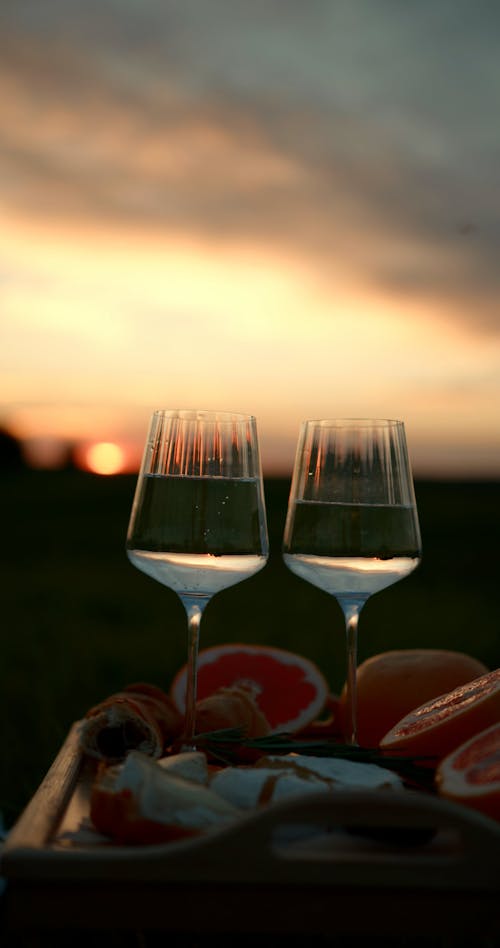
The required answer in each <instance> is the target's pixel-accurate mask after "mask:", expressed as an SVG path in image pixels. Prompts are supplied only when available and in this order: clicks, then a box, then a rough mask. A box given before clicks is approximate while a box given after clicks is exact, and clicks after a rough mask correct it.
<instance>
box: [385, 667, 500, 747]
mask: <svg viewBox="0 0 500 948" xmlns="http://www.w3.org/2000/svg"><path fill="white" fill-rule="evenodd" d="M499 719H500V668H497V669H496V670H495V671H491V672H488V674H486V675H481V677H479V678H474V679H473V681H469V682H467V683H466V684H464V685H459V687H458V688H454V690H453V691H449V692H448V693H447V694H444V695H440V696H439V697H437V698H434V699H432V700H431V701H427V702H426V703H425V704H422V705H420V706H419V707H418V708H415V710H414V711H410V713H409V714H407V715H405V717H404V718H403V719H402V720H401V721H399V723H398V724H396V725H395V727H393V728H391V730H390V731H388V733H387V734H386V735H385V736H384V737H383V738H382V740H381V741H380V748H381V750H384V751H389V752H397V753H399V752H400V751H401V752H403V753H405V754H414V755H423V756H430V757H437V758H438V759H439V760H441V759H442V758H443V757H445V756H446V755H447V754H450V753H451V751H453V750H455V748H457V747H458V746H459V745H460V744H463V743H464V742H465V741H467V740H468V739H469V738H471V737H473V736H474V735H475V734H478V733H479V731H482V730H484V729H485V728H487V727H490V726H491V725H492V724H496V723H497V722H498V720H499Z"/></svg>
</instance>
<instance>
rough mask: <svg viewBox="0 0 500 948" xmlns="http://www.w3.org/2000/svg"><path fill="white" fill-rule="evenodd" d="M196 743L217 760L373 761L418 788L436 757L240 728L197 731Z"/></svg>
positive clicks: (426, 782)
mask: <svg viewBox="0 0 500 948" xmlns="http://www.w3.org/2000/svg"><path fill="white" fill-rule="evenodd" d="M195 742H196V746H197V747H198V748H199V749H200V750H205V751H206V752H207V753H209V754H210V755H211V756H212V757H213V758H214V759H216V760H219V761H221V763H225V764H231V763H237V762H239V761H240V762H241V760H242V759H245V757H247V758H248V756H249V755H251V756H254V757H258V756H262V757H267V756H268V755H270V754H304V755H307V756H310V757H336V758H338V759H341V760H351V761H354V762H357V763H363V764H376V765H377V766H379V767H384V768H385V769H386V770H393V771H395V772H396V773H398V774H399V776H400V777H401V778H402V780H404V781H405V783H408V784H412V785H413V786H418V787H421V788H422V789H432V787H433V785H434V770H435V765H436V759H435V758H433V757H423V756H420V757H409V756H397V755H388V754H385V753H382V751H379V750H377V749H376V748H367V747H358V746H357V745H352V744H338V743H336V742H335V741H330V740H315V739H312V740H302V741H301V740H297V739H296V738H294V737H293V736H291V735H289V734H285V733H281V734H269V735H267V736H266V737H255V738H245V737H244V732H243V731H242V730H241V729H240V728H225V729H222V730H219V731H210V732H207V733H205V734H198V735H197V736H196V739H195Z"/></svg>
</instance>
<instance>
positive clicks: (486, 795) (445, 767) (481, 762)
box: [436, 723, 500, 820]
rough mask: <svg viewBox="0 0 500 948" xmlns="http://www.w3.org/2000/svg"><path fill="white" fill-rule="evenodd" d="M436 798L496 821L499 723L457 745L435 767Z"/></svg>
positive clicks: (498, 813) (499, 801)
mask: <svg viewBox="0 0 500 948" xmlns="http://www.w3.org/2000/svg"><path fill="white" fill-rule="evenodd" d="M436 787H437V791H438V793H439V794H440V796H443V797H446V799H447V800H453V801H454V802H455V803H463V804H465V805H466V806H470V807H472V808H473V809H475V810H479V811H480V812H481V813H484V814H485V815H486V816H492V817H493V818H494V819H495V820H500V723H497V724H493V725H492V727H488V728H486V730H484V731H480V733H479V734H475V735H474V737H471V738H470V740H468V741H465V743H464V744H460V746H459V747H457V748H456V750H454V751H453V752H452V753H451V754H448V756H447V757H445V758H444V760H442V761H441V763H440V764H439V766H438V768H437V771H436Z"/></svg>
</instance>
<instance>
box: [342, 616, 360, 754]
mask: <svg viewBox="0 0 500 948" xmlns="http://www.w3.org/2000/svg"><path fill="white" fill-rule="evenodd" d="M343 610H344V616H345V627H346V644H347V707H346V714H347V720H346V724H345V726H346V731H345V733H346V740H347V742H348V743H349V744H357V742H358V735H357V721H356V705H357V698H356V671H357V663H358V620H359V613H360V607H359V605H358V604H357V603H349V604H347V603H346V604H345V605H344V606H343Z"/></svg>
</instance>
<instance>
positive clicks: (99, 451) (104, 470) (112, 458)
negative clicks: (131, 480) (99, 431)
mask: <svg viewBox="0 0 500 948" xmlns="http://www.w3.org/2000/svg"><path fill="white" fill-rule="evenodd" d="M84 463H85V466H86V467H87V468H88V470H89V471H93V473H94V474H119V473H120V471H122V470H123V468H124V463H125V456H124V453H123V451H122V449H121V448H120V447H119V445H117V444H113V442H111V441H100V442H99V443H98V444H93V445H91V446H90V447H89V448H88V449H87V451H86V452H85V455H84Z"/></svg>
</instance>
